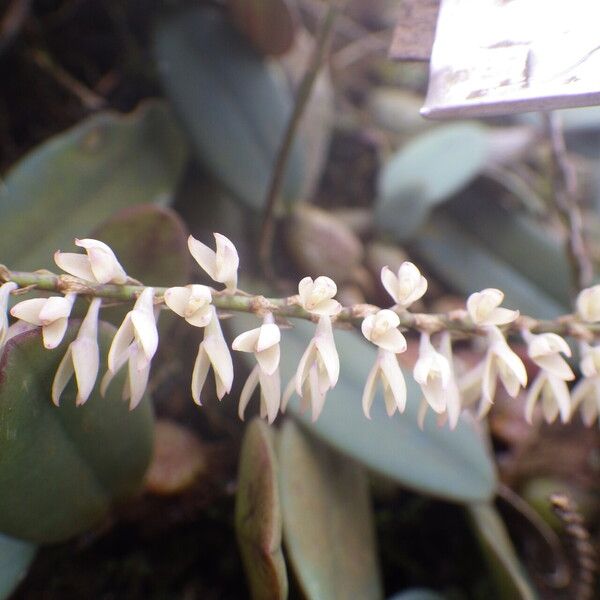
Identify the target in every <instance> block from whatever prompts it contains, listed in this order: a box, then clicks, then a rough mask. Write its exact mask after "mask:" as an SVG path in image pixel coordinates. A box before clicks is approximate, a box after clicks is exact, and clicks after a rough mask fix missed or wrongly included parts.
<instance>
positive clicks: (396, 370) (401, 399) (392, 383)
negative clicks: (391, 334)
mask: <svg viewBox="0 0 600 600" xmlns="http://www.w3.org/2000/svg"><path fill="white" fill-rule="evenodd" d="M380 357H381V363H380V364H381V371H382V373H383V377H384V380H385V382H386V383H387V385H388V386H389V388H390V391H391V392H392V394H393V396H394V400H395V403H396V407H397V408H398V412H400V413H403V412H404V409H405V408H406V382H405V381H404V375H403V374H402V369H401V368H400V365H399V364H398V359H397V358H396V355H395V354H393V353H392V352H388V351H385V350H382V351H380Z"/></svg>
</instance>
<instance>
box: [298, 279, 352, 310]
mask: <svg viewBox="0 0 600 600" xmlns="http://www.w3.org/2000/svg"><path fill="white" fill-rule="evenodd" d="M298 294H299V296H300V305H301V306H302V308H303V309H304V310H307V311H308V312H310V313H311V314H313V315H321V316H324V315H327V316H333V315H336V314H337V313H339V312H340V310H341V309H342V307H341V305H340V303H339V302H338V301H337V300H333V297H334V296H335V295H336V294H337V286H336V285H335V282H334V281H333V279H330V278H329V277H325V276H324V275H321V276H320V277H317V278H316V279H315V280H314V281H313V279H312V277H305V278H304V279H302V281H300V283H299V284H298Z"/></svg>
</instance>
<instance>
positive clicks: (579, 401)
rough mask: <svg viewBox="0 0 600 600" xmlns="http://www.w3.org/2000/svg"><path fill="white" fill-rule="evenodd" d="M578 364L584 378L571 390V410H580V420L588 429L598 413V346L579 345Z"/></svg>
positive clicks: (599, 411)
mask: <svg viewBox="0 0 600 600" xmlns="http://www.w3.org/2000/svg"><path fill="white" fill-rule="evenodd" d="M581 354H582V356H583V358H582V360H581V362H580V365H579V366H580V368H581V372H582V373H583V375H584V377H583V378H582V379H581V381H579V382H578V383H577V384H576V385H575V387H574V388H573V394H572V401H573V410H576V409H578V408H579V409H580V412H581V419H582V420H583V422H584V423H585V424H586V425H587V426H588V427H589V426H590V425H592V424H593V423H594V421H596V420H597V419H598V414H599V413H600V346H590V345H589V344H586V343H582V344H581Z"/></svg>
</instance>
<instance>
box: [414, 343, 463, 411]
mask: <svg viewBox="0 0 600 600" xmlns="http://www.w3.org/2000/svg"><path fill="white" fill-rule="evenodd" d="M413 377H414V378H415V381H416V382H417V383H418V384H419V385H420V386H421V390H422V391H423V394H424V396H425V400H426V401H427V403H428V404H429V406H431V408H432V409H433V410H434V411H435V412H436V413H438V414H441V413H443V412H444V411H445V410H446V408H447V396H448V390H449V389H450V386H451V385H452V381H453V379H454V377H453V374H452V368H451V367H450V363H449V362H448V359H447V358H446V357H445V356H444V355H442V354H440V353H439V352H438V351H437V350H436V349H435V348H434V347H433V344H432V343H431V339H430V336H429V334H428V333H426V332H423V333H422V334H421V341H420V343H419V358H418V360H417V362H416V364H415V367H414V370H413Z"/></svg>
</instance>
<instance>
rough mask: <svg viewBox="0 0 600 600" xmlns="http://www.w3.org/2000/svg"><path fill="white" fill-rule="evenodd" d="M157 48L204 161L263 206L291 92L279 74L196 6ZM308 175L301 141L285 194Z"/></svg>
mask: <svg viewBox="0 0 600 600" xmlns="http://www.w3.org/2000/svg"><path fill="white" fill-rule="evenodd" d="M154 46H155V47H154V52H155V56H156V61H157V64H158V69H159V72H160V75H161V78H162V81H163V84H164V86H165V89H166V91H167V94H168V95H169V97H170V99H171V101H172V102H173V105H174V106H175V108H176V110H177V111H178V113H179V115H180V117H181V120H182V121H183V123H184V124H185V127H186V130H187V131H188V132H189V135H190V137H191V140H192V142H193V144H194V148H195V150H196V156H197V158H198V160H199V161H200V162H201V163H202V164H203V165H205V166H206V167H207V168H208V170H209V171H210V172H211V173H212V174H213V175H214V176H215V177H216V178H217V179H219V180H220V181H221V182H222V183H223V184H224V185H225V186H226V187H227V188H228V189H229V190H231V192H232V193H233V194H234V195H235V196H236V197H237V198H238V199H239V200H241V201H242V202H244V203H245V204H247V205H249V206H250V207H252V208H254V209H260V208H261V206H262V205H263V203H264V200H265V195H266V191H267V187H268V184H269V179H270V177H271V172H272V169H273V165H274V162H275V157H276V155H277V151H278V149H279V146H280V144H281V139H282V137H283V132H284V130H285V126H286V124H287V120H288V117H289V116H290V114H291V111H292V96H291V93H290V91H289V89H287V88H286V87H284V84H283V79H282V78H281V77H278V76H277V75H281V74H280V73H277V72H276V71H275V70H274V68H273V66H272V65H271V66H269V65H268V63H266V62H265V61H264V60H263V59H262V58H261V57H260V56H259V55H258V54H257V53H256V52H255V51H254V50H253V49H252V48H251V47H250V46H249V45H248V44H247V42H246V41H245V40H244V39H243V38H242V37H241V36H240V34H239V33H238V32H237V31H236V30H235V29H234V28H233V27H232V25H231V24H230V23H229V22H228V20H227V19H226V17H225V16H224V15H222V14H221V13H220V12H218V11H216V10H213V9H210V8H206V7H204V8H199V7H195V8H191V9H188V10H185V11H183V12H179V13H178V14H176V15H175V16H172V17H170V18H168V19H166V20H165V21H163V22H162V23H160V25H159V27H158V29H157V31H156V36H155V43H154ZM303 176H304V162H303V155H302V152H301V148H300V146H299V145H298V144H296V145H295V146H294V149H293V151H292V154H291V157H290V161H289V164H288V169H287V171H286V175H285V177H284V184H283V188H282V196H283V198H284V199H285V200H287V201H290V200H295V199H296V197H297V195H298V194H299V191H300V188H301V185H302V180H303Z"/></svg>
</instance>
